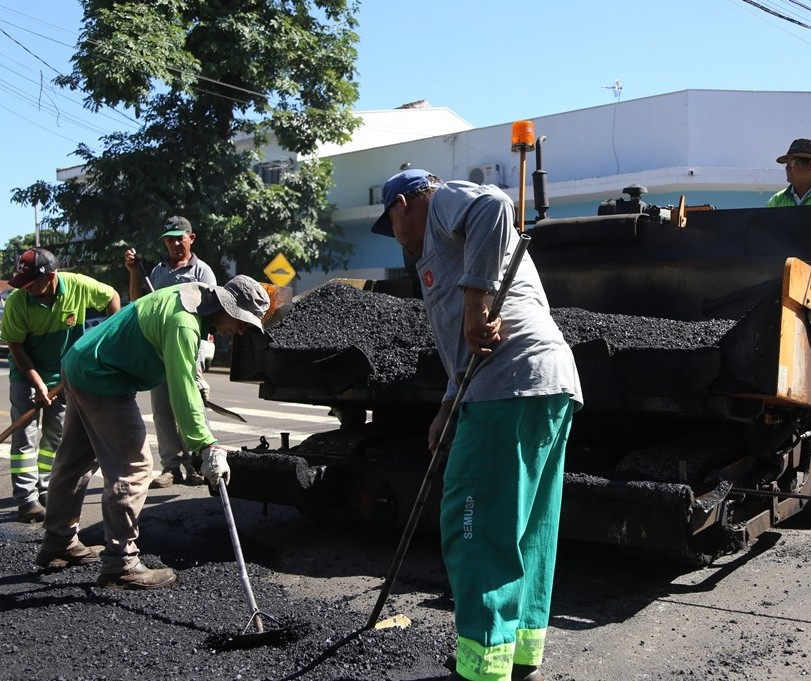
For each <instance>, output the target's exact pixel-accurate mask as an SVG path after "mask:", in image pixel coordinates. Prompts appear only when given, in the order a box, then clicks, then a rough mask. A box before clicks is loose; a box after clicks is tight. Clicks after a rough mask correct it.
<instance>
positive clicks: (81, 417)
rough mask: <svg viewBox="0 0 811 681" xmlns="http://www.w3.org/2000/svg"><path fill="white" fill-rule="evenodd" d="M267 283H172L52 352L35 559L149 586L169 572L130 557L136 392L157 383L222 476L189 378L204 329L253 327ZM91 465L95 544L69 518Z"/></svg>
mask: <svg viewBox="0 0 811 681" xmlns="http://www.w3.org/2000/svg"><path fill="white" fill-rule="evenodd" d="M269 306H270V299H269V297H268V294H267V291H265V289H264V288H263V287H262V286H261V284H259V283H258V282H256V281H254V280H253V279H251V278H250V277H246V276H244V275H238V276H236V277H234V278H233V279H231V280H230V281H229V282H228V283H227V284H225V286H209V285H207V284H203V283H200V282H194V283H187V284H177V285H175V286H169V287H167V288H163V289H159V290H157V291H155V292H154V293H150V294H149V295H146V296H143V297H141V298H138V300H136V301H135V302H133V303H131V304H130V305H127V306H126V307H124V308H123V309H122V310H121V311H120V312H118V313H117V314H115V315H114V316H113V317H112V318H110V319H109V320H107V321H106V322H104V324H99V325H98V326H97V327H95V328H94V329H91V330H90V331H88V333H87V334H85V336H84V337H83V338H82V339H81V340H80V341H79V342H77V343H76V344H75V345H74V346H73V347H72V348H71V349H70V350H69V351H68V352H67V353H66V354H65V357H64V358H63V360H62V383H63V385H64V387H65V392H66V393H67V411H66V413H65V428H64V432H63V435H62V444H61V445H60V446H59V450H58V451H57V455H56V463H55V465H54V469H53V473H52V474H51V483H50V489H49V492H48V507H47V512H46V516H45V523H44V528H45V538H44V539H43V542H42V547H41V549H40V551H39V554H38V555H37V557H36V559H35V561H34V562H35V563H36V564H37V565H38V566H39V567H44V568H49V569H53V568H63V567H66V566H68V565H89V564H92V563H98V562H101V573H100V574H99V576H98V579H97V580H96V586H98V587H100V588H107V589H158V588H161V587H166V586H170V585H171V584H173V583H174V582H175V580H176V575H175V573H174V571H173V570H172V569H171V568H156V569H151V568H148V567H146V566H145V565H144V564H143V563H142V562H141V561H140V558H139V550H138V546H137V545H136V540H137V539H138V535H139V530H138V517H139V515H140V513H141V509H142V508H143V506H144V502H145V501H146V496H147V490H148V488H149V482H150V480H151V479H152V475H151V474H152V454H151V452H150V449H149V443H148V441H147V434H146V426H145V424H144V419H143V417H142V416H141V412H140V410H139V408H138V403H137V402H136V399H135V397H136V394H137V393H138V392H139V391H146V390H151V389H153V388H154V387H155V386H157V385H160V384H161V383H163V382H166V384H167V387H168V389H169V399H170V401H171V405H172V411H173V412H174V414H175V416H176V417H177V425H178V430H179V432H180V435H181V437H182V438H183V440H184V442H185V444H186V446H187V447H188V449H189V451H190V452H200V454H201V455H202V459H203V464H202V468H201V470H200V472H201V473H202V475H203V477H205V478H206V480H207V481H208V483H209V484H210V485H211V487H212V488H214V489H217V488H218V485H219V484H220V481H223V482H225V483H227V482H228V477H229V468H228V462H227V460H226V459H227V454H228V452H227V450H226V449H225V448H224V447H221V446H219V445H218V443H217V439H216V438H215V437H214V435H213V434H212V433H211V431H210V430H209V427H208V422H207V421H206V418H205V406H204V404H203V398H202V396H201V395H200V390H199V389H198V387H197V383H196V382H195V376H196V362H197V350H198V347H199V345H200V338H201V335H202V333H203V331H204V330H205V331H206V332H208V330H209V328H214V329H216V330H217V331H218V332H220V333H225V334H233V333H237V334H242V333H245V332H246V331H247V330H248V329H249V328H250V327H254V328H256V329H258V330H261V329H262V318H263V316H264V315H265V313H266V312H267V311H268V308H269ZM97 469H101V472H102V475H103V477H104V491H103V493H102V497H101V506H102V517H103V519H104V539H105V542H106V543H105V545H104V546H85V545H84V544H82V542H80V541H79V537H78V532H79V520H80V517H81V512H82V503H83V501H84V496H85V492H86V490H87V484H88V482H89V481H90V477H91V476H92V475H93V473H94V472H95V471H96V470H97Z"/></svg>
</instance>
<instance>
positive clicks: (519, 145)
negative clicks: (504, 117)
mask: <svg viewBox="0 0 811 681" xmlns="http://www.w3.org/2000/svg"><path fill="white" fill-rule="evenodd" d="M534 147H535V124H534V123H533V122H532V121H516V122H515V123H513V133H512V150H513V151H531V150H532V149H533V148H534Z"/></svg>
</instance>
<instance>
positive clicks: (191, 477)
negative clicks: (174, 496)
mask: <svg viewBox="0 0 811 681" xmlns="http://www.w3.org/2000/svg"><path fill="white" fill-rule="evenodd" d="M184 482H185V483H186V484H187V485H191V486H192V487H197V486H199V485H205V484H206V479H205V478H204V477H203V476H202V475H200V474H199V473H198V472H197V471H196V470H194V466H186V479H185V480H184Z"/></svg>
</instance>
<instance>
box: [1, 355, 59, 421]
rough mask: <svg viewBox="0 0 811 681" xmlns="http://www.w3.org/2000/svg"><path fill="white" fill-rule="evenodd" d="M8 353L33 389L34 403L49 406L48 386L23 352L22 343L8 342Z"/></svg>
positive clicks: (50, 400)
mask: <svg viewBox="0 0 811 681" xmlns="http://www.w3.org/2000/svg"><path fill="white" fill-rule="evenodd" d="M8 351H9V352H10V353H11V356H12V357H13V358H14V363H15V364H16V365H17V368H18V369H19V370H20V372H21V373H22V374H24V375H25V377H26V378H27V379H28V382H29V383H30V384H31V385H32V386H33V387H34V402H37V403H39V404H46V405H47V404H50V403H51V402H53V400H52V399H51V398H50V397H48V386H47V385H45V381H43V380H42V376H40V375H39V371H37V370H36V368H35V367H34V363H33V362H32V361H31V358H30V357H29V356H28V353H27V352H26V351H25V346H24V345H23V344H22V343H14V342H12V341H9V342H8Z"/></svg>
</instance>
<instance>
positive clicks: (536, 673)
mask: <svg viewBox="0 0 811 681" xmlns="http://www.w3.org/2000/svg"><path fill="white" fill-rule="evenodd" d="M511 678H512V681H543V676H541V668H540V667H536V666H535V665H534V664H514V665H513V671H512V676H511Z"/></svg>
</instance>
